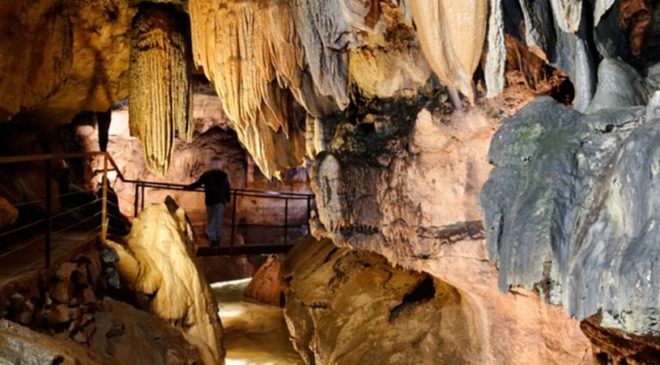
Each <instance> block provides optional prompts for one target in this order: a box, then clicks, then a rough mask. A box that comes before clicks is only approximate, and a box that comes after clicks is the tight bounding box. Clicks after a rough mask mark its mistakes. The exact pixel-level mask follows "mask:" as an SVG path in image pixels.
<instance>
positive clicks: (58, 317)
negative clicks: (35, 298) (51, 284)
mask: <svg viewBox="0 0 660 365" xmlns="http://www.w3.org/2000/svg"><path fill="white" fill-rule="evenodd" d="M44 317H45V318H46V321H47V322H48V324H49V325H51V326H55V325H60V324H63V323H66V322H69V321H70V320H71V312H70V311H69V306H67V305H66V304H58V305H56V306H55V308H53V309H49V310H46V311H45V312H44Z"/></svg>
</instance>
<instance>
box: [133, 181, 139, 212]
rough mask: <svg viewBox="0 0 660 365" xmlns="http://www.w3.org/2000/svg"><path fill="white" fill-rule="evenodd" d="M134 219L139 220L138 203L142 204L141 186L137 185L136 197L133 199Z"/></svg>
mask: <svg viewBox="0 0 660 365" xmlns="http://www.w3.org/2000/svg"><path fill="white" fill-rule="evenodd" d="M133 200H134V201H133V217H134V218H137V215H138V203H139V202H140V184H138V183H135V196H134V197H133Z"/></svg>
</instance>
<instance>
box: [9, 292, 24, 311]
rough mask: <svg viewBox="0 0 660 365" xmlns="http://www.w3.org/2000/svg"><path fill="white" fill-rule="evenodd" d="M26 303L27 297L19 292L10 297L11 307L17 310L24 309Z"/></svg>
mask: <svg viewBox="0 0 660 365" xmlns="http://www.w3.org/2000/svg"><path fill="white" fill-rule="evenodd" d="M24 305H25V297H23V296H22V295H21V294H19V293H15V294H13V295H12V296H11V297H10V298H9V307H11V309H13V310H15V311H20V310H22V309H23V306H24Z"/></svg>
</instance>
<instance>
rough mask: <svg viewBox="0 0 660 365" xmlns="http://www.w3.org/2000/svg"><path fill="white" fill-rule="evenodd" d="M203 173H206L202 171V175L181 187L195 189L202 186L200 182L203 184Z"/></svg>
mask: <svg viewBox="0 0 660 365" xmlns="http://www.w3.org/2000/svg"><path fill="white" fill-rule="evenodd" d="M204 175H206V173H203V174H202V176H200V177H199V179H197V181H195V182H194V183H192V184H190V185H186V187H185V188H183V189H184V190H195V189H197V188H199V187H200V186H202V184H204Z"/></svg>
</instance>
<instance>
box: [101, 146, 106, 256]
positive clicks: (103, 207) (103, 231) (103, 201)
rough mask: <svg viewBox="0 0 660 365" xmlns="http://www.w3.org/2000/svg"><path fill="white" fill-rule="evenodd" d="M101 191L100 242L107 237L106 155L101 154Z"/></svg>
mask: <svg viewBox="0 0 660 365" xmlns="http://www.w3.org/2000/svg"><path fill="white" fill-rule="evenodd" d="M103 156H104V157H103V185H102V186H103V188H102V189H103V190H102V191H103V192H102V197H101V242H104V243H105V240H106V238H107V237H108V155H107V154H105V155H103Z"/></svg>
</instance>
